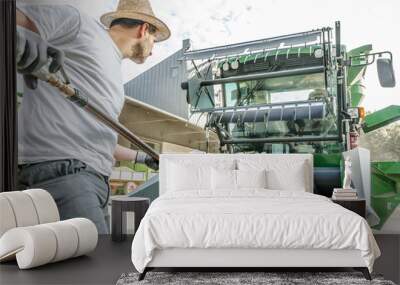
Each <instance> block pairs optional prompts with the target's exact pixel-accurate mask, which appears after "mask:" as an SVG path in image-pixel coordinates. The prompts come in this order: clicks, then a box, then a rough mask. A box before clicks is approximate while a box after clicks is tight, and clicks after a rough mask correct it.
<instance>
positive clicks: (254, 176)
mask: <svg viewBox="0 0 400 285" xmlns="http://www.w3.org/2000/svg"><path fill="white" fill-rule="evenodd" d="M266 173H267V171H266V170H265V169H262V170H241V169H239V170H236V179H237V187H238V188H239V189H240V188H267V175H266Z"/></svg>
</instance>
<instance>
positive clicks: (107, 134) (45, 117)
mask: <svg viewBox="0 0 400 285" xmlns="http://www.w3.org/2000/svg"><path fill="white" fill-rule="evenodd" d="M18 9H20V10H21V11H22V12H23V13H24V14H25V15H27V16H28V17H29V18H30V19H31V20H32V21H33V22H34V23H35V24H36V27H37V28H38V30H39V32H40V35H41V36H42V38H43V39H45V40H47V41H48V42H49V43H50V44H52V45H53V46H55V47H57V48H59V49H61V50H63V51H64V52H65V64H64V68H65V70H66V72H67V74H68V75H69V77H70V80H71V82H72V86H74V87H75V88H77V89H79V90H80V92H81V94H82V95H85V96H87V97H88V99H89V101H90V102H91V103H92V104H94V105H95V106H96V107H98V108H99V109H100V110H102V111H103V112H105V113H107V114H108V115H109V116H111V117H112V118H113V119H115V120H118V116H119V114H120V112H121V110H122V107H123V104H124V88H123V82H122V74H121V63H122V54H121V52H120V50H119V49H118V47H117V46H116V45H115V43H114V41H113V40H112V39H111V37H110V36H109V34H108V32H107V30H106V29H105V28H104V27H103V26H102V25H101V24H100V23H98V22H97V21H96V20H95V19H93V18H91V17H90V16H88V15H86V14H84V13H81V12H79V11H78V10H77V9H75V8H74V7H71V6H65V5H19V6H18ZM18 123H19V126H18V135H19V138H18V152H19V163H20V164H23V163H35V162H42V161H49V160H58V159H68V158H74V159H79V160H81V161H83V162H85V163H86V164H88V165H90V166H91V167H93V168H94V169H96V170H97V171H99V172H100V173H101V174H103V175H107V176H108V175H110V174H111V170H112V166H113V163H114V158H113V153H114V149H115V147H116V144H117V133H116V132H114V131H113V130H111V129H110V128H108V127H107V126H105V125H103V124H102V123H100V122H98V121H97V119H96V118H94V117H93V116H92V115H91V114H89V113H87V112H86V111H85V110H83V109H81V108H80V107H78V106H76V105H75V104H74V103H72V102H70V101H68V100H67V99H65V98H64V97H63V95H62V94H61V93H60V91H58V90H57V89H56V88H54V87H52V86H50V85H49V84H47V83H46V82H41V81H40V80H39V84H38V88H37V89H36V90H30V89H28V88H26V87H25V88H24V96H23V100H22V105H21V108H20V110H19V114H18Z"/></svg>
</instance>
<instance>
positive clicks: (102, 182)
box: [18, 159, 110, 234]
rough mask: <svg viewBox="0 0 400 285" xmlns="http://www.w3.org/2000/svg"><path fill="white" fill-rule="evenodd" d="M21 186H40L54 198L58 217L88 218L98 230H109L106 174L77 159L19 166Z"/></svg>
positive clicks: (105, 232) (21, 188)
mask: <svg viewBox="0 0 400 285" xmlns="http://www.w3.org/2000/svg"><path fill="white" fill-rule="evenodd" d="M18 185H19V188H20V190H23V189H28V188H29V189H33V188H40V189H44V190H47V191H48V192H49V193H50V194H51V195H52V196H53V198H54V200H55V202H56V204H57V206H58V210H59V212H60V218H61V220H65V219H71V218H77V217H80V218H87V219H89V220H91V221H92V222H93V223H95V225H96V227H97V230H98V232H99V234H108V233H109V228H110V227H109V224H110V221H109V220H110V219H109V214H108V207H107V202H108V198H109V193H110V190H109V185H108V177H106V176H103V175H101V174H100V173H98V172H97V171H96V170H94V169H93V168H91V167H90V166H88V165H87V164H85V163H83V162H82V161H79V160H76V159H65V160H54V161H46V162H40V163H34V164H23V165H20V166H19V172H18Z"/></svg>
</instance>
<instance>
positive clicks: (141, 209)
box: [111, 196, 150, 241]
mask: <svg viewBox="0 0 400 285" xmlns="http://www.w3.org/2000/svg"><path fill="white" fill-rule="evenodd" d="M149 205H150V199H149V198H142V197H126V196H117V197H112V198H111V219H112V221H111V238H112V240H113V241H123V240H125V238H126V235H125V234H124V233H123V232H124V230H125V231H126V219H124V218H123V215H124V214H125V212H134V213H135V233H136V231H137V229H138V227H139V224H140V221H141V220H142V219H143V217H144V215H145V214H146V211H147V209H148V208H149Z"/></svg>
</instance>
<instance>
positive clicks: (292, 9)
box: [25, 0, 400, 111]
mask: <svg viewBox="0 0 400 285" xmlns="http://www.w3.org/2000/svg"><path fill="white" fill-rule="evenodd" d="M31 1H32V2H33V1H35V2H39V1H40V2H43V1H49V0H31ZM61 1H63V2H66V1H67V2H69V3H71V4H74V5H75V6H78V7H79V8H81V9H82V10H83V11H86V12H87V13H90V15H92V16H93V17H95V18H97V19H98V18H99V16H100V15H101V14H102V13H104V12H106V11H110V10H112V9H115V7H116V4H117V2H118V1H117V0H58V2H61ZM25 2H26V0H25ZM51 2H52V3H55V2H57V0H52V1H51ZM94 2H96V5H93V3H94ZM151 3H152V6H153V10H154V12H155V14H156V15H157V16H158V17H159V18H161V19H162V20H163V21H164V22H166V23H167V24H168V26H169V27H170V29H171V31H172V36H171V38H170V39H169V40H168V41H166V42H163V43H159V44H157V45H156V47H155V48H154V52H153V56H152V57H151V58H150V59H149V60H148V61H147V62H146V63H145V64H143V65H136V64H134V63H130V62H125V63H124V66H123V72H124V81H125V82H126V81H128V80H130V79H132V78H134V77H135V76H137V75H138V74H140V73H141V72H143V71H145V70H146V69H148V68H150V67H151V66H153V65H154V64H156V63H158V62H159V61H161V60H162V59H164V58H165V57H167V56H168V55H170V54H172V53H174V52H175V51H177V50H178V49H180V48H181V46H182V40H183V39H185V38H190V39H191V40H192V43H193V46H194V47H195V48H196V49H197V48H205V47H212V46H216V45H224V44H230V43H235V42H243V41H250V40H255V39H261V38H268V37H273V36H279V35H283V34H290V33H295V32H302V31H308V30H311V29H317V28H321V27H324V26H331V27H333V26H334V23H335V21H336V20H340V21H341V23H342V42H343V43H344V44H346V45H347V48H348V49H352V48H356V47H358V46H361V45H364V44H372V45H373V48H374V51H380V50H390V51H392V52H393V55H394V61H393V63H394V68H395V72H396V75H397V79H398V80H397V81H398V84H397V86H396V87H395V88H382V87H380V86H379V82H378V78H377V72H376V65H374V66H371V67H369V68H368V70H367V75H366V80H365V85H366V87H367V94H366V98H365V100H364V102H363V105H364V106H365V107H366V109H367V110H371V111H373V110H378V109H381V108H383V107H385V106H387V105H391V104H396V105H400V86H399V81H400V44H399V39H398V35H399V32H398V29H399V27H400V15H399V13H400V1H399V0H381V1H374V0H352V1H349V0H336V1H323V0H302V1H295V0H291V1H288V0H286V1H285V0H247V1H242V0H202V1H197V0H168V1H166V0H151Z"/></svg>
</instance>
